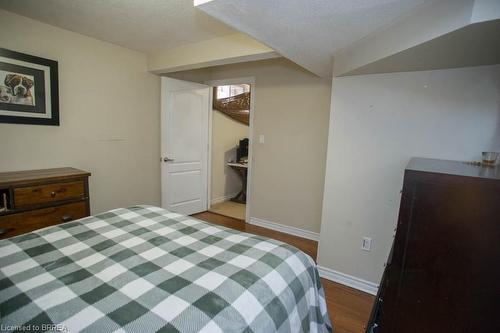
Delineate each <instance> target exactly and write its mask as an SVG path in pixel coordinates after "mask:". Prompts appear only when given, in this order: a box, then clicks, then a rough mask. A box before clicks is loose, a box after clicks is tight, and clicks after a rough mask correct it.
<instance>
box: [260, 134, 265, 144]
mask: <svg viewBox="0 0 500 333" xmlns="http://www.w3.org/2000/svg"><path fill="white" fill-rule="evenodd" d="M264 141H265V138H264V134H261V135H259V143H264Z"/></svg>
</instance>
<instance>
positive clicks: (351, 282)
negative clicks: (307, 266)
mask: <svg viewBox="0 0 500 333" xmlns="http://www.w3.org/2000/svg"><path fill="white" fill-rule="evenodd" d="M318 272H319V276H321V277H322V278H325V279H327V280H330V281H333V282H337V283H340V284H343V285H344V286H348V287H351V288H354V289H358V290H361V291H364V292H365V293H368V294H371V295H377V291H378V284H376V283H373V282H370V281H366V280H363V279H360V278H357V277H355V276H352V275H348V274H344V273H341V272H338V271H335V270H333V269H330V268H326V267H322V266H318Z"/></svg>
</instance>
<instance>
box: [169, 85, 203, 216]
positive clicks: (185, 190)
mask: <svg viewBox="0 0 500 333" xmlns="http://www.w3.org/2000/svg"><path fill="white" fill-rule="evenodd" d="M209 96H210V88H209V87H208V86H206V85H203V84H198V83H194V82H187V81H181V80H175V79H169V78H165V77H162V78H161V194H162V196H161V203H162V207H163V208H165V209H168V210H171V211H174V212H177V213H181V214H185V215H190V214H194V213H198V212H202V211H205V210H207V195H208V187H207V186H208V165H207V164H208V116H209V112H210V104H209V102H210V98H209Z"/></svg>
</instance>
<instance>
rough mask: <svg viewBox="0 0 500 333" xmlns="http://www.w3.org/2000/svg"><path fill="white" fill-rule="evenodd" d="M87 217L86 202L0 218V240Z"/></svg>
mask: <svg viewBox="0 0 500 333" xmlns="http://www.w3.org/2000/svg"><path fill="white" fill-rule="evenodd" d="M86 216H87V204H86V202H84V201H82V202H77V203H71V204H66V205H61V206H55V207H50V208H43V209H36V210H32V211H29V212H24V213H18V214H12V215H5V216H0V239H2V238H8V237H12V236H16V235H20V234H24V233H27V232H30V231H33V230H36V229H40V228H45V227H48V226H51V225H55V224H60V223H64V222H69V221H72V220H77V219H80V218H82V217H86Z"/></svg>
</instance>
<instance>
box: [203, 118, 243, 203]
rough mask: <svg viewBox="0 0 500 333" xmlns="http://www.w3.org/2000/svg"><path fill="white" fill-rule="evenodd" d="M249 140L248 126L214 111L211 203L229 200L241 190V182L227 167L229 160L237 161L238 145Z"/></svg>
mask: <svg viewBox="0 0 500 333" xmlns="http://www.w3.org/2000/svg"><path fill="white" fill-rule="evenodd" d="M243 138H248V126H246V125H245V124H242V123H240V122H238V121H236V120H234V119H232V118H230V117H228V116H226V115H225V114H223V113H222V112H220V111H217V110H213V111H212V156H211V157H212V164H211V172H210V173H211V180H210V182H211V185H210V187H211V189H210V190H211V201H212V203H215V202H221V201H223V200H227V199H228V198H229V197H233V196H234V195H236V194H237V193H238V192H239V191H240V189H241V180H240V178H239V177H238V175H237V174H236V172H235V171H234V170H232V169H231V168H230V167H228V166H227V165H226V163H227V161H228V160H236V145H237V144H238V142H239V140H241V139H243Z"/></svg>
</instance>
